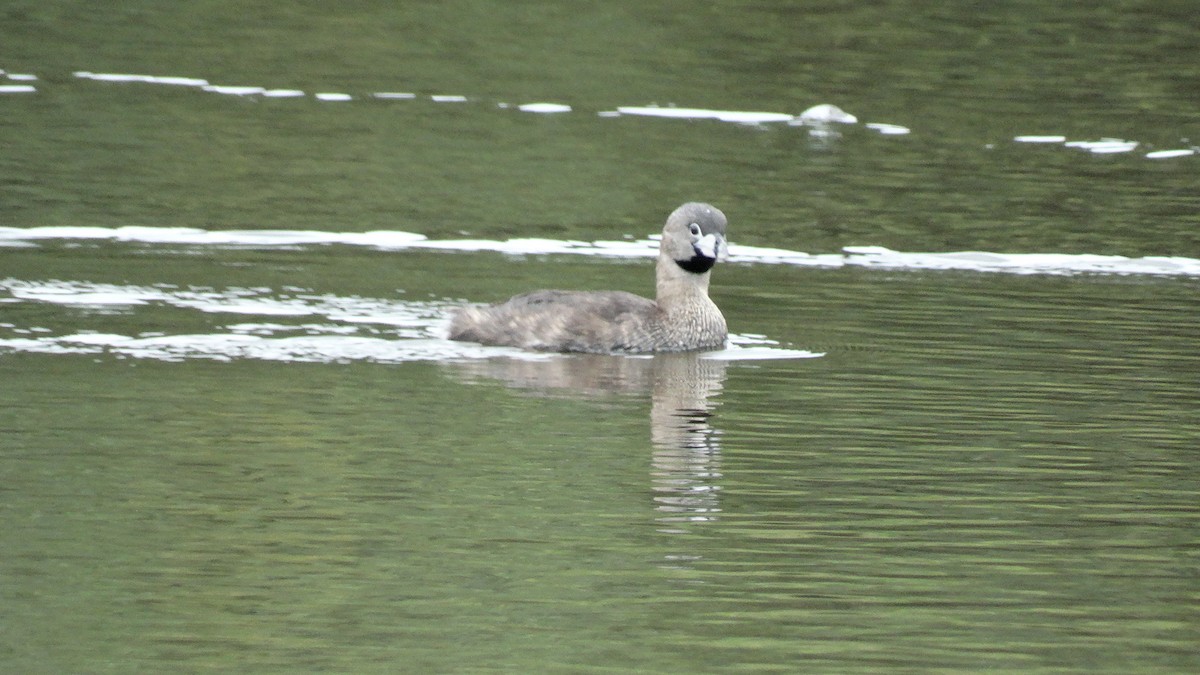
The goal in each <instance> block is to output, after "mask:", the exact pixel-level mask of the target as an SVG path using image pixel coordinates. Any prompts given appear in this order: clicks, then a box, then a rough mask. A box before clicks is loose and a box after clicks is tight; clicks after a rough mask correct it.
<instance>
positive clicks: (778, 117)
mask: <svg viewBox="0 0 1200 675" xmlns="http://www.w3.org/2000/svg"><path fill="white" fill-rule="evenodd" d="M617 113H619V114H621V115H634V116H643V117H667V118H673V119H690V120H705V119H709V120H718V121H721V122H736V123H739V124H765V123H770V122H789V121H791V120H793V119H795V115H789V114H787V113H774V112H744V111H738V110H707V109H705V108H659V107H657V106H620V107H618V108H617Z"/></svg>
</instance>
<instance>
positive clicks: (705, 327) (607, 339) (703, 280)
mask: <svg viewBox="0 0 1200 675" xmlns="http://www.w3.org/2000/svg"><path fill="white" fill-rule="evenodd" d="M725 225H726V221H725V214H724V213H721V211H720V210H718V209H717V208H716V207H714V206H711V205H709V204H701V203H698V202H690V203H688V204H684V205H683V206H680V207H679V208H677V209H675V211H674V212H673V213H671V215H670V216H669V217H668V218H667V224H666V226H664V227H663V234H662V242H661V243H660V244H659V248H658V267H657V273H656V276H657V280H658V283H657V295H658V297H657V299H656V300H649V299H647V298H643V297H640V296H637V295H634V294H632V293H626V292H624V291H534V292H532V293H525V294H523V295H518V296H516V297H514V298H512V299H510V300H508V301H506V302H502V303H498V304H494V305H486V306H473V307H465V308H463V309H461V310H459V311H458V313H457V314H455V316H454V319H453V320H452V321H451V323H450V339H451V340H462V341H465V342H479V343H482V344H485V345H506V346H510V347H522V348H524V349H536V350H540V351H552V352H592V353H602V352H627V353H646V352H682V351H693V350H701V349H720V348H722V347H724V346H725V339H726V337H727V336H728V335H729V331H728V330H727V329H726V327H725V317H723V316H721V310H719V309H717V306H716V305H715V304H713V301H712V300H710V299H709V297H708V279H709V271H710V270H711V269H712V267H713V265H714V264H715V263H716V262H717V258H718V257H721V256H722V254H723V253H724V252H725Z"/></svg>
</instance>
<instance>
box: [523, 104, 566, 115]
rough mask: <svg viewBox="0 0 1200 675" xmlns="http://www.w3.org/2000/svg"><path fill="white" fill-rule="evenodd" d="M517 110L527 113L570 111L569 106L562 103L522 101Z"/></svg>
mask: <svg viewBox="0 0 1200 675" xmlns="http://www.w3.org/2000/svg"><path fill="white" fill-rule="evenodd" d="M517 110H520V111H521V112H529V113H541V114H553V113H566V112H571V106H569V105H565V104H562V103H522V104H521V105H519V106H517Z"/></svg>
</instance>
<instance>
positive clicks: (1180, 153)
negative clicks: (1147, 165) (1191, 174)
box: [1146, 148, 1196, 159]
mask: <svg viewBox="0 0 1200 675" xmlns="http://www.w3.org/2000/svg"><path fill="white" fill-rule="evenodd" d="M1194 154H1196V151H1195V150H1192V149H1191V148H1181V149H1179V150H1155V151H1154V152H1147V153H1146V159H1170V158H1172V157H1191V156H1192V155H1194Z"/></svg>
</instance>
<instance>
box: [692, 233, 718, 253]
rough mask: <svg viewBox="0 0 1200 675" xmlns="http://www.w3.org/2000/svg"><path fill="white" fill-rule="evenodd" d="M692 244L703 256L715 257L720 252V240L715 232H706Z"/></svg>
mask: <svg viewBox="0 0 1200 675" xmlns="http://www.w3.org/2000/svg"><path fill="white" fill-rule="evenodd" d="M692 246H693V247H694V248H695V249H696V252H697V253H699V254H700V255H702V256H704V257H705V258H716V257H717V256H718V255H719V254H720V253H721V240H720V239H718V238H717V235H715V234H706V235H704V236H703V237H700V238H699V239H697V240H696V243H695V244H692Z"/></svg>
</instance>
